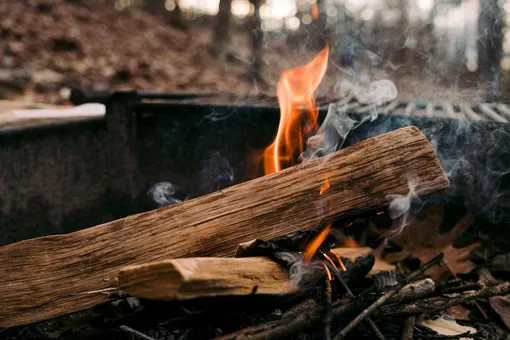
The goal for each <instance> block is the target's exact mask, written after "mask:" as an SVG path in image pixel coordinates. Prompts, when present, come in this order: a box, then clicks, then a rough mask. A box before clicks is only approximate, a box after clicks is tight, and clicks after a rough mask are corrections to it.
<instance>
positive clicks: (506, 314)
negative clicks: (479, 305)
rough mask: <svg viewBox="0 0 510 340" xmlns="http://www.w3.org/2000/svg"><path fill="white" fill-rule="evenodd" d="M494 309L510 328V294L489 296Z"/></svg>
mask: <svg viewBox="0 0 510 340" xmlns="http://www.w3.org/2000/svg"><path fill="white" fill-rule="evenodd" d="M489 303H490V304H491V307H492V309H494V311H495V312H496V313H498V314H499V316H500V317H501V320H503V322H504V323H505V325H506V326H507V327H508V328H509V329H510V295H506V296H493V297H490V298H489Z"/></svg>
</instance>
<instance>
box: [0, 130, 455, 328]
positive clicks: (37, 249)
mask: <svg viewBox="0 0 510 340" xmlns="http://www.w3.org/2000/svg"><path fill="white" fill-rule="evenodd" d="M326 176H328V177H329V181H330V188H329V190H327V191H326V192H325V193H324V194H323V195H319V192H320V188H321V186H322V185H323V183H324V179H325V177H326ZM409 179H414V180H415V181H416V182H417V183H418V186H417V188H416V192H417V193H418V194H427V193H430V192H433V191H436V190H439V189H442V188H445V187H447V186H448V185H449V182H448V179H447V177H446V175H445V174H444V172H443V170H442V169H441V166H440V164H439V160H438V158H437V156H436V155H435V153H434V150H433V148H432V146H431V145H430V143H429V142H428V141H427V139H426V137H425V136H424V135H423V134H422V133H421V132H420V131H419V130H418V129H417V128H416V127H406V128H402V129H399V130H396V131H393V132H390V133H387V134H384V135H381V136H377V137H373V138H370V139H367V140H365V141H363V142H360V143H358V144H356V145H353V146H351V147H348V148H345V149H342V150H340V151H338V152H336V153H334V154H332V155H330V156H328V157H327V158H325V159H317V160H314V161H311V162H308V163H306V164H302V165H298V166H295V167H292V168H288V169H285V170H283V171H280V172H277V173H274V174H272V175H269V176H265V177H261V178H257V179H255V180H252V181H248V182H245V183H241V184H238V185H235V186H232V187H230V188H227V189H224V190H220V191H218V192H215V193H212V194H209V195H206V196H203V197H199V198H196V199H193V200H190V201H186V202H183V203H180V204H176V205H172V206H169V207H166V208H162V209H158V210H154V211H150V212H145V213H141V214H138V215H133V216H129V217H126V218H123V219H120V220H116V221H112V222H108V223H105V224H102V225H99V226H96V227H92V228H89V229H84V230H80V231H77V232H73V233H70V234H65V235H55V236H46V237H41V238H36V239H31V240H26V241H22V242H18V243H14V244H10V245H7V246H4V247H1V248H0V272H1V273H2V275H0V287H1V289H0V306H2V308H1V309H0V327H10V326H16V325H22V324H27V323H31V322H35V321H39V320H44V319H49V318H53V317H56V316H60V315H64V314H67V313H71V312H75V311H79V310H82V309H85V308H89V307H92V306H95V305H97V304H99V303H103V302H105V301H107V298H106V295H105V294H104V293H103V292H102V291H104V289H108V288H114V287H115V277H116V275H117V273H118V271H119V269H120V268H122V267H124V266H126V265H132V264H143V263H146V262H150V261H158V260H163V259H169V258H179V257H195V256H220V257H221V256H231V255H232V254H233V253H234V252H235V250H236V247H237V245H238V244H240V243H243V242H246V241H249V240H252V239H254V238H261V239H271V238H274V237H278V236H282V235H285V234H287V233H289V232H294V231H296V230H299V229H310V228H315V227H317V226H319V225H320V224H321V223H323V222H324V221H325V220H329V219H332V218H334V217H335V216H338V215H343V214H347V213H355V212H359V211H361V210H364V209H368V208H376V207H381V206H384V205H387V204H388V203H389V200H390V198H388V194H401V195H403V194H407V192H408V190H409V189H408V180H409ZM19 227H22V226H19Z"/></svg>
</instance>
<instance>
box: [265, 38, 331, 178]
mask: <svg viewBox="0 0 510 340" xmlns="http://www.w3.org/2000/svg"><path fill="white" fill-rule="evenodd" d="M328 56H329V47H328V46H326V47H325V48H324V49H322V50H321V51H320V52H319V53H318V54H317V55H316V56H315V57H314V58H313V59H312V60H310V61H309V62H308V63H307V64H306V65H304V66H299V67H296V68H293V69H290V70H285V71H283V72H282V75H281V77H280V80H279V82H278V86H277V89H276V94H277V96H278V104H279V106H280V124H279V126H278V132H277V134H276V138H275V140H274V141H273V143H272V144H271V145H270V146H269V147H267V148H266V149H265V150H264V172H265V174H266V175H267V174H271V173H274V172H277V171H280V170H281V169H282V168H283V167H284V166H289V165H292V164H293V159H295V158H296V156H297V155H298V154H301V152H303V139H304V137H305V136H307V135H309V134H312V133H315V132H316V131H317V129H318V125H317V116H318V109H317V107H316V106H315V100H314V93H315V91H316V90H317V88H318V87H319V84H320V82H321V80H322V78H323V77H324V74H325V73H326V68H327V66H328ZM303 111H304V112H305V113H306V116H305V119H304V120H305V122H304V124H303V122H302V121H303V120H302V119H301V114H302V112H303Z"/></svg>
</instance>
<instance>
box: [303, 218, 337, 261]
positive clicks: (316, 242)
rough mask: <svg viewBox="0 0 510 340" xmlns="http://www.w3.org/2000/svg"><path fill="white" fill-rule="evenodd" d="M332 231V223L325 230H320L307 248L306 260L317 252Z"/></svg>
mask: <svg viewBox="0 0 510 340" xmlns="http://www.w3.org/2000/svg"><path fill="white" fill-rule="evenodd" d="M330 232H331V224H329V225H328V226H327V227H326V228H324V230H322V231H321V232H320V234H319V235H317V237H316V238H314V239H313V240H312V242H310V243H309V244H308V245H307V246H306V248H305V260H307V261H308V260H310V259H311V258H312V257H313V256H314V255H315V253H316V252H317V249H319V247H320V246H321V244H322V242H324V241H325V240H326V237H328V235H329V233H330Z"/></svg>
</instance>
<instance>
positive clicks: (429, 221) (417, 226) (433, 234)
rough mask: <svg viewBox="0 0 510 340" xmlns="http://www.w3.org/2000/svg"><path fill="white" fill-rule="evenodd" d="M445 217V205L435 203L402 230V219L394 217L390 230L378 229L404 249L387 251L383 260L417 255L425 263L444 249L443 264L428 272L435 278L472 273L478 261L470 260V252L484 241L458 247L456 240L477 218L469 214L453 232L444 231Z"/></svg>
mask: <svg viewBox="0 0 510 340" xmlns="http://www.w3.org/2000/svg"><path fill="white" fill-rule="evenodd" d="M443 218H444V206H443V205H431V206H429V207H428V209H427V214H426V216H425V217H424V218H422V219H420V218H417V217H412V218H409V219H408V222H409V224H408V225H407V226H406V227H405V228H403V230H402V231H400V232H398V233H396V232H395V231H396V230H398V227H399V225H400V222H401V221H400V220H399V219H396V220H394V223H393V226H392V228H391V230H390V231H384V232H381V231H380V230H375V231H376V232H378V233H379V234H380V235H382V236H384V237H386V238H387V239H389V240H391V241H393V242H394V243H396V244H397V245H399V246H400V247H401V248H402V250H401V251H399V252H395V253H388V254H385V255H384V256H383V259H384V260H386V261H388V262H390V263H395V262H399V261H402V260H404V259H406V258H409V257H413V258H417V259H419V260H420V261H421V263H425V262H426V261H428V260H430V259H431V258H432V257H433V256H435V255H437V254H438V253H440V252H442V253H444V260H443V263H442V265H441V267H438V266H436V267H433V268H431V269H430V270H429V271H428V274H429V275H430V276H431V277H432V278H434V279H445V278H447V277H449V276H451V275H452V274H454V275H455V274H463V273H468V272H470V271H471V270H472V269H474V268H475V264H474V263H472V262H471V261H470V260H469V258H468V256H469V253H470V251H471V250H473V249H475V248H477V247H478V246H480V244H479V243H474V244H471V245H469V246H467V247H464V248H454V247H453V246H452V243H453V241H455V239H457V238H458V237H459V236H460V235H461V234H462V233H464V231H466V229H467V228H469V226H471V225H472V224H473V223H474V217H473V216H472V215H471V214H467V215H465V216H464V217H462V218H461V219H460V220H459V221H458V222H457V224H456V225H455V227H453V228H452V230H451V231H449V232H448V233H446V234H440V232H439V230H440V228H441V224H442V222H443Z"/></svg>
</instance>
